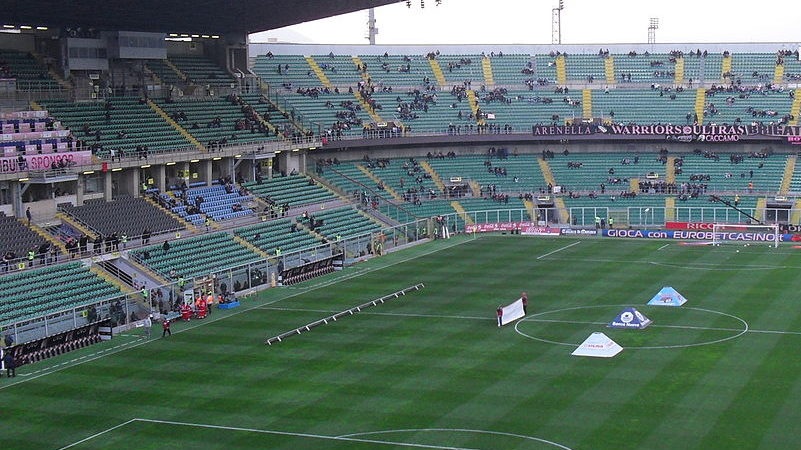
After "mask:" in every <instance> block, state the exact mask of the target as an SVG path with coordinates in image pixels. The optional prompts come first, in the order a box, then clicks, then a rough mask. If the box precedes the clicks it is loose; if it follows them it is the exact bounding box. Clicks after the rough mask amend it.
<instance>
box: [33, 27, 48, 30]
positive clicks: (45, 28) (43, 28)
mask: <svg viewBox="0 0 801 450" xmlns="http://www.w3.org/2000/svg"><path fill="white" fill-rule="evenodd" d="M36 29H37V30H39V31H47V27H36Z"/></svg>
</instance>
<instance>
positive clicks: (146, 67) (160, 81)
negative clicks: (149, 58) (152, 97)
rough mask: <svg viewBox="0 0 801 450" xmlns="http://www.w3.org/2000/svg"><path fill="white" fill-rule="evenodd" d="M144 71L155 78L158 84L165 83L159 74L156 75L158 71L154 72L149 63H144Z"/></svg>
mask: <svg viewBox="0 0 801 450" xmlns="http://www.w3.org/2000/svg"><path fill="white" fill-rule="evenodd" d="M142 71H143V72H145V73H146V74H148V75H149V76H150V77H151V78H153V81H155V82H156V84H159V85H162V86H163V85H164V81H162V79H161V78H160V77H159V76H158V75H156V72H153V71H152V70H150V67H148V66H147V64H143V65H142Z"/></svg>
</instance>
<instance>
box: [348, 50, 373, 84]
mask: <svg viewBox="0 0 801 450" xmlns="http://www.w3.org/2000/svg"><path fill="white" fill-rule="evenodd" d="M350 58H351V60H352V61H353V65H354V66H356V70H358V71H359V75H360V76H361V77H362V80H363V81H364V82H365V83H367V82H368V81H370V74H369V73H368V72H367V71H362V70H361V69H359V68H360V67H362V66H364V61H362V58H361V57H359V56H356V55H354V56H351V57H350Z"/></svg>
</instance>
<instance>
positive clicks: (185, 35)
mask: <svg viewBox="0 0 801 450" xmlns="http://www.w3.org/2000/svg"><path fill="white" fill-rule="evenodd" d="M181 37H189V35H188V34H182V35H181Z"/></svg>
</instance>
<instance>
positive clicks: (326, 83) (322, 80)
mask: <svg viewBox="0 0 801 450" xmlns="http://www.w3.org/2000/svg"><path fill="white" fill-rule="evenodd" d="M304 58H305V59H306V63H307V64H309V68H311V70H312V72H314V74H315V75H317V79H318V80H320V83H322V85H323V86H325V87H327V88H328V89H333V88H334V86H333V85H332V84H331V81H330V80H329V79H328V77H327V76H326V75H325V72H323V69H321V68H320V65H319V64H317V61H315V60H314V58H312V57H311V56H304Z"/></svg>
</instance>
